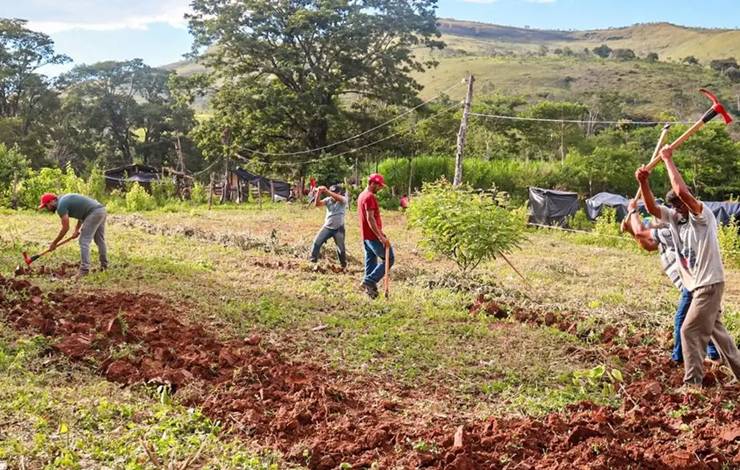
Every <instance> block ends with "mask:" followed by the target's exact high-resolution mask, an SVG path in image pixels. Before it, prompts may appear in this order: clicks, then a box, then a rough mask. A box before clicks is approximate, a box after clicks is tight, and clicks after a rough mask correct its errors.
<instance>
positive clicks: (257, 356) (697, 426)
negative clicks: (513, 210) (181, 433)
mask: <svg viewBox="0 0 740 470" xmlns="http://www.w3.org/2000/svg"><path fill="white" fill-rule="evenodd" d="M472 310H473V311H475V312H476V313H482V312H485V313H486V314H491V315H496V316H508V315H509V314H508V313H506V312H507V311H508V310H504V309H502V308H500V306H498V305H491V304H490V302H488V303H487V302H486V301H485V300H483V299H478V301H477V302H476V303H475V304H474V305H473V307H472ZM0 311H2V312H3V313H4V316H5V321H7V322H8V323H10V324H12V325H13V326H14V327H16V328H18V329H21V330H32V331H34V332H38V333H41V334H44V335H46V336H49V337H51V338H52V339H53V344H54V350H55V351H57V352H58V353H62V354H65V355H67V356H69V357H71V358H73V359H76V360H81V361H87V362H92V363H94V364H95V365H96V366H97V367H98V369H99V371H100V373H101V374H103V375H104V376H105V377H107V378H108V379H109V380H111V381H115V382H118V383H121V384H126V385H128V384H134V383H139V382H150V383H167V384H171V385H172V387H173V389H174V390H175V391H176V393H177V394H178V395H179V396H180V397H181V400H182V401H183V402H185V403H186V404H189V405H194V406H199V407H201V408H202V409H203V410H204V412H205V413H206V414H207V415H209V416H211V417H213V418H215V419H220V420H222V422H224V423H225V424H227V425H229V426H230V427H231V428H232V429H234V430H235V431H236V432H239V433H241V434H243V435H244V436H245V437H248V438H249V440H250V441H256V442H258V443H259V444H261V445H265V446H269V447H272V448H275V449H278V450H280V451H281V452H283V453H284V455H285V456H286V459H287V460H289V461H293V462H295V463H298V464H305V465H307V466H308V467H310V468H316V469H329V468H336V467H337V466H339V465H340V464H341V463H342V462H347V463H349V464H351V465H352V468H363V467H369V466H370V465H371V464H372V463H373V462H377V463H378V464H379V465H380V467H381V468H416V467H428V468H458V469H479V468H542V469H545V468H548V469H551V468H563V469H565V468H603V469H607V468H630V467H631V468H717V469H719V468H740V408H739V407H738V403H737V401H738V397H739V396H740V391H739V390H738V388H737V386H735V387H722V386H720V385H719V384H718V383H719V382H727V380H728V378H727V377H726V376H724V375H723V374H722V373H721V372H720V371H714V372H711V373H709V374H708V380H707V385H708V387H707V388H706V389H705V390H704V392H703V393H702V394H700V395H699V394H691V393H689V394H679V393H674V392H673V390H674V388H675V387H676V386H678V385H679V384H680V382H681V375H682V370H681V369H680V368H676V367H675V366H671V365H670V364H669V363H668V361H667V360H666V359H665V354H664V352H662V351H656V350H654V349H652V348H651V347H648V346H637V345H636V346H622V345H619V344H621V343H623V342H619V344H618V342H616V341H614V339H615V337H616V335H618V334H620V333H619V332H616V331H612V332H611V333H609V334H605V335H602V337H603V341H604V344H603V345H602V346H603V348H604V349H605V350H606V351H607V352H608V354H609V355H610V356H611V357H616V358H619V359H620V360H621V361H622V363H623V364H624V366H623V367H622V372H623V374H624V379H625V381H624V389H623V390H622V392H621V393H622V396H623V404H622V406H621V407H620V408H619V409H611V408H605V407H601V406H596V405H593V404H590V403H581V404H578V405H575V406H572V407H570V408H569V409H568V410H567V411H566V412H564V413H553V414H550V415H548V416H546V417H544V418H541V419H532V418H524V417H512V418H490V419H488V420H485V421H474V420H465V419H463V418H460V419H454V418H449V417H436V416H428V415H420V414H419V413H418V412H416V411H412V408H413V407H412V404H413V403H414V401H415V400H417V399H421V397H423V395H424V393H423V392H424V390H403V389H400V388H399V387H398V386H396V385H394V384H392V383H386V384H383V383H378V381H377V380H371V379H370V378H366V377H359V376H350V375H349V374H344V373H337V372H333V371H330V370H328V369H326V368H325V367H323V366H321V365H318V364H312V363H307V362H301V361H291V360H290V358H289V357H288V356H287V355H286V354H285V353H284V352H281V351H280V350H278V349H276V348H275V347H274V346H268V345H265V344H264V343H263V341H261V338H260V337H259V336H257V335H253V336H251V337H249V338H246V339H240V340H233V341H222V340H220V339H219V338H218V336H217V335H216V334H215V333H214V332H213V331H211V330H209V328H208V327H207V326H203V325H194V324H190V323H188V322H186V321H184V320H182V318H183V317H184V314H183V312H182V311H180V310H178V309H177V308H174V307H172V306H171V305H168V304H167V303H166V301H164V300H163V299H162V298H159V297H157V296H153V295H140V294H134V293H126V292H115V293H114V292H108V291H97V292H92V293H86V294H70V293H67V292H64V291H61V290H56V291H50V292H43V291H42V290H41V289H40V288H38V287H37V286H34V285H32V284H31V283H30V282H29V281H27V280H23V279H6V278H1V277H0ZM512 312H514V313H513V316H512V318H514V319H515V320H517V321H524V322H531V323H539V322H543V323H546V324H551V325H552V326H555V327H558V328H561V329H564V330H567V329H568V328H571V327H572V325H569V324H568V322H566V321H564V320H561V319H558V318H554V317H553V318H550V317H543V316H540V315H528V314H527V312H524V311H521V312H519V313H516V310H515V309H512ZM540 319H542V320H540ZM533 355H536V351H533ZM383 390H384V391H387V392H389V393H387V394H386V396H393V397H395V398H393V399H387V398H385V399H381V398H379V397H380V396H381V395H382V394H380V393H377V392H379V391H383ZM418 442H425V443H426V445H424V446H418V445H417V446H415V445H414V444H415V443H418Z"/></svg>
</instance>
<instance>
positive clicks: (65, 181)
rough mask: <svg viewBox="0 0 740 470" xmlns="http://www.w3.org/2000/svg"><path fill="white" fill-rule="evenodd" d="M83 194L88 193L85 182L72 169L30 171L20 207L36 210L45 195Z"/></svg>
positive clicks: (25, 182) (25, 181) (24, 184)
mask: <svg viewBox="0 0 740 470" xmlns="http://www.w3.org/2000/svg"><path fill="white" fill-rule="evenodd" d="M48 192H51V193H55V194H65V193H82V194H85V193H86V192H87V184H86V183H85V181H84V180H83V179H82V178H80V177H78V176H77V175H75V173H74V170H73V169H72V167H70V166H68V167H67V169H66V171H62V170H61V169H60V168H42V169H40V170H39V171H38V172H34V171H30V172H29V176H28V178H26V179H25V180H24V181H23V191H22V194H21V196H20V198H19V201H20V205H21V206H22V207H25V208H28V209H35V208H36V207H37V206H38V203H39V199H40V198H41V195H42V194H44V193H48Z"/></svg>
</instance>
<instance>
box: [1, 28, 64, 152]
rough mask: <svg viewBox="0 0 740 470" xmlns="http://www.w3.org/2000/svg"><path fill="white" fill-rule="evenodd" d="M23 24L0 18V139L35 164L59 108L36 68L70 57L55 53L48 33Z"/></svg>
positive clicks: (50, 89) (45, 81) (53, 93)
mask: <svg viewBox="0 0 740 470" xmlns="http://www.w3.org/2000/svg"><path fill="white" fill-rule="evenodd" d="M25 25H26V22H25V21H24V20H18V19H3V18H0V142H2V143H5V144H6V145H9V146H12V145H15V144H18V145H19V146H20V148H21V149H22V150H23V152H24V153H25V154H27V155H29V156H31V157H32V158H33V161H34V163H35V164H36V165H38V164H40V163H41V162H42V160H43V157H44V152H45V148H44V147H45V144H46V143H47V141H48V132H47V131H48V125H49V124H50V123H51V122H52V121H53V119H54V113H55V111H56V110H57V109H58V107H59V102H58V99H57V94H56V92H55V91H54V90H53V89H52V86H51V85H52V84H51V82H50V80H49V79H47V78H46V77H45V76H43V75H41V74H39V73H38V70H39V69H40V68H41V67H43V66H45V65H50V64H63V63H66V62H68V61H69V60H70V59H69V57H67V56H65V55H61V54H56V53H55V52H54V42H53V41H52V40H51V39H50V38H49V36H47V35H45V34H43V33H38V32H35V31H31V30H29V29H27V28H26V27H25Z"/></svg>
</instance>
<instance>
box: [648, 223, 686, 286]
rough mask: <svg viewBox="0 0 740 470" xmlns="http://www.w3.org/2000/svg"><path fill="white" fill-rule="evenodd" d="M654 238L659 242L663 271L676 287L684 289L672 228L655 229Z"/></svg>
mask: <svg viewBox="0 0 740 470" xmlns="http://www.w3.org/2000/svg"><path fill="white" fill-rule="evenodd" d="M653 238H654V239H655V240H656V241H657V242H658V253H660V264H661V266H663V272H665V275H666V276H668V279H670V280H671V282H672V283H673V285H674V286H676V289H678V290H681V289H683V284H682V283H681V273H680V272H679V269H678V257H677V256H676V248H675V246H674V243H673V235H672V234H671V229H670V228H668V227H664V228H656V229H653Z"/></svg>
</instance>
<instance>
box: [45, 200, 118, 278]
mask: <svg viewBox="0 0 740 470" xmlns="http://www.w3.org/2000/svg"><path fill="white" fill-rule="evenodd" d="M39 209H46V210H48V211H49V212H56V213H57V214H59V218H60V219H61V221H62V228H61V229H60V230H59V234H58V235H57V237H56V238H55V239H54V241H53V242H51V245H49V250H51V251H54V250H55V249H56V247H57V244H58V243H59V242H60V241H61V240H62V238H64V236H65V235H66V234H67V232H68V231H69V219H70V217H71V218H73V219H77V226H76V227H75V231H74V233H73V234H72V238H77V237H80V275H81V276H84V275H86V274H87V273H88V272H89V271H90V242H92V241H93V240H95V244H96V245H98V252H99V254H100V268H101V269H106V268H107V267H108V250H107V248H106V246H105V219H106V218H107V217H108V213H107V212H106V210H105V206H103V205H102V204H101V203H99V202H98V201H96V200H95V199H92V198H89V197H87V196H83V195H81V194H75V193H70V194H63V195H62V196H59V197H57V195H56V194H52V193H46V194H44V195H43V196H41V203H40V204H39Z"/></svg>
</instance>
